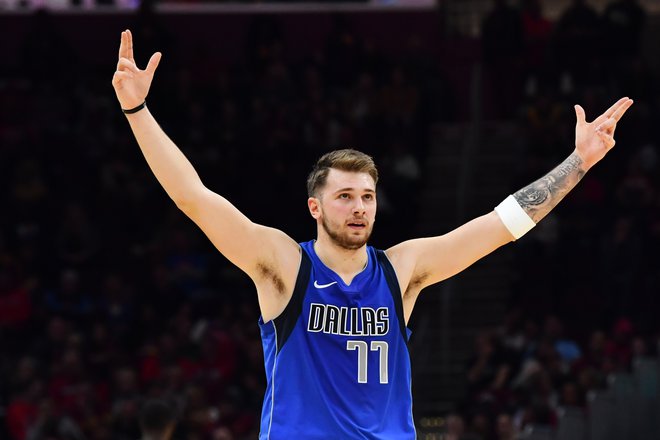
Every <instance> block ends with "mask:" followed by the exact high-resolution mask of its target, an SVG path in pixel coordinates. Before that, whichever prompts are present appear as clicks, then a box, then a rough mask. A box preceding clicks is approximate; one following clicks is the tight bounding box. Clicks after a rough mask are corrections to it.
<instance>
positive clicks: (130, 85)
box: [112, 29, 162, 110]
mask: <svg viewBox="0 0 660 440" xmlns="http://www.w3.org/2000/svg"><path fill="white" fill-rule="evenodd" d="M161 56H162V55H161V53H160V52H156V53H155V54H153V55H152V56H151V59H149V63H148V64H147V68H146V69H144V70H140V69H138V68H137V66H136V65H135V59H134V58H133V35H132V34H131V31H129V30H128V29H127V30H125V31H124V32H122V33H121V44H120V45H119V61H118V62H117V71H116V72H115V74H114V76H113V77H112V86H113V87H114V88H115V93H116V94H117V99H118V100H119V104H120V105H121V108H123V109H125V110H127V109H132V108H134V107H137V106H138V105H140V104H142V103H143V102H144V100H145V99H146V97H147V94H148V93H149V87H150V86H151V80H152V79H153V77H154V73H155V72H156V67H158V63H159V62H160V58H161Z"/></svg>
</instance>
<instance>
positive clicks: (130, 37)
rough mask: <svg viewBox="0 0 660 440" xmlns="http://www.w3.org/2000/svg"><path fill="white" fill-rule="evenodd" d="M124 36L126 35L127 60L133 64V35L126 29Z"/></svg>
mask: <svg viewBox="0 0 660 440" xmlns="http://www.w3.org/2000/svg"><path fill="white" fill-rule="evenodd" d="M126 34H128V57H127V58H128V59H129V60H131V61H133V62H135V58H134V57H133V34H132V33H131V30H130V29H126Z"/></svg>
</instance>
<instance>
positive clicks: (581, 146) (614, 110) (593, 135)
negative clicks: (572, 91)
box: [575, 97, 633, 171]
mask: <svg viewBox="0 0 660 440" xmlns="http://www.w3.org/2000/svg"><path fill="white" fill-rule="evenodd" d="M632 104H633V100H632V99H629V98H627V97H626V98H621V99H619V100H618V101H617V102H616V103H615V104H614V105H613V106H612V107H610V108H609V109H607V111H606V112H605V113H603V114H602V115H600V116H599V117H597V118H596V119H595V120H594V121H593V122H587V121H586V119H585V113H584V109H583V108H582V107H580V106H579V105H576V106H575V115H576V116H577V124H576V126H575V149H576V152H577V154H578V155H579V156H580V158H581V159H582V161H583V167H584V170H585V171H586V170H588V169H589V168H591V167H592V166H593V165H594V164H595V163H596V162H598V161H599V160H601V159H602V158H603V157H605V154H607V152H608V151H609V150H610V149H612V147H614V144H615V143H616V142H615V140H614V130H615V129H616V124H617V122H619V119H621V116H623V114H624V113H625V112H626V110H628V108H630V106H631V105H632Z"/></svg>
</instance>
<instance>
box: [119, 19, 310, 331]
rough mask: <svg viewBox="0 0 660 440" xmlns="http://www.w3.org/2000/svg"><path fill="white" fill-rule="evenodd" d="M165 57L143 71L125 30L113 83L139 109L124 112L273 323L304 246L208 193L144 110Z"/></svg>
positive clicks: (167, 183) (159, 171) (171, 190)
mask: <svg viewBox="0 0 660 440" xmlns="http://www.w3.org/2000/svg"><path fill="white" fill-rule="evenodd" d="M160 57H161V55H160V53H156V54H154V55H153V56H152V57H151V59H150V60H149V63H148V65H147V68H146V69H145V70H140V69H138V68H137V66H136V65H135V60H134V58H133V38H132V35H131V33H130V31H125V32H122V39H121V44H120V48H119V61H118V63H117V71H116V72H115V74H114V77H113V79H112V84H113V86H114V88H115V92H116V94H117V98H118V100H119V103H120V105H121V107H122V108H123V109H134V108H137V109H139V110H137V111H134V112H133V111H130V112H128V113H127V112H126V111H125V113H127V114H126V117H127V119H128V122H129V124H130V126H131V129H132V130H133V134H134V135H135V138H136V140H137V142H138V144H139V145H140V149H141V150H142V153H143V154H144V157H145V159H146V160H147V163H148V164H149V167H150V168H151V170H152V171H153V173H154V175H155V176H156V178H157V179H158V182H160V184H161V185H162V187H163V188H164V189H165V191H166V192H167V194H168V195H169V196H170V198H171V199H172V200H173V201H174V202H175V203H176V205H177V206H178V207H179V208H180V209H181V210H182V211H183V212H184V213H185V214H186V215H188V217H190V218H191V219H192V220H193V221H194V222H195V223H196V224H197V225H198V226H199V227H200V228H201V229H202V230H203V231H204V233H205V234H206V235H207V237H209V239H210V240H211V242H212V243H213V244H214V245H215V247H216V248H217V249H218V250H219V251H220V252H221V253H222V254H223V255H224V256H225V257H227V259H229V261H231V262H232V263H234V264H235V265H236V266H238V267H239V268H240V269H242V270H243V271H244V272H246V273H247V274H248V275H249V276H250V277H251V278H252V279H253V280H254V282H255V284H256V285H257V290H258V292H259V302H260V305H261V308H262V313H263V315H264V319H266V320H268V318H269V317H274V316H277V315H278V314H279V312H281V310H282V309H283V305H286V302H287V299H288V294H290V293H291V292H292V291H293V285H294V284H295V277H296V274H297V269H298V265H299V263H300V247H299V246H298V244H297V243H295V241H293V240H292V239H291V238H290V237H288V236H287V235H286V234H284V233H283V232H281V231H278V230H276V229H273V228H267V227H265V226H261V225H258V224H256V223H253V222H252V221H250V220H249V219H248V218H247V217H246V216H245V215H243V214H242V213H241V212H240V211H239V210H238V209H236V208H235V207H234V206H233V205H232V204H231V203H229V201H227V200H226V199H225V198H224V197H222V196H219V195H218V194H215V193H214V192H212V191H210V190H209V189H207V188H206V187H205V186H204V184H203V183H202V181H201V179H200V177H199V175H198V174H197V172H196V171H195V169H194V168H193V166H192V164H191V163H190V162H189V161H188V159H187V158H186V157H185V156H184V155H183V153H182V152H181V150H179V148H178V147H177V146H176V145H175V144H174V142H172V140H170V138H169V137H168V136H167V135H166V134H165V132H164V131H163V130H162V129H161V128H160V126H159V125H158V123H157V122H156V120H155V119H154V117H153V116H152V115H151V113H150V112H149V109H148V108H146V107H144V108H141V107H142V103H144V102H145V98H146V96H147V94H148V92H149V88H150V86H151V80H152V79H153V75H154V73H155V70H156V67H157V66H158V63H159V61H160ZM140 108H141V109H140Z"/></svg>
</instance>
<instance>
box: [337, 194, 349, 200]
mask: <svg viewBox="0 0 660 440" xmlns="http://www.w3.org/2000/svg"><path fill="white" fill-rule="evenodd" d="M350 197H351V196H350V195H349V194H348V193H341V194H339V198H340V199H349V198H350Z"/></svg>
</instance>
